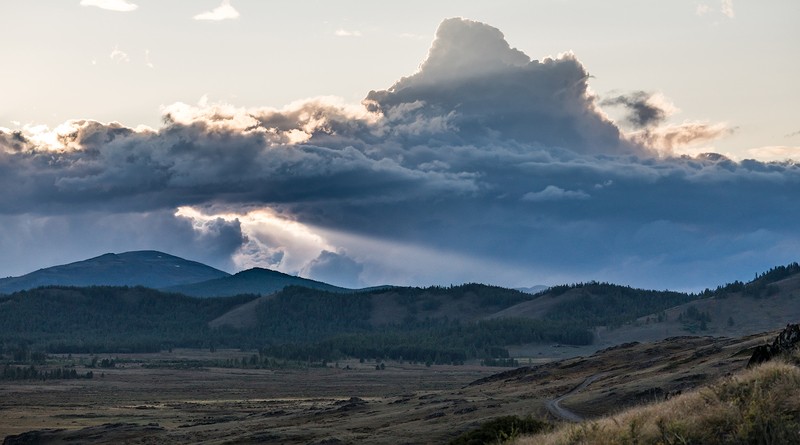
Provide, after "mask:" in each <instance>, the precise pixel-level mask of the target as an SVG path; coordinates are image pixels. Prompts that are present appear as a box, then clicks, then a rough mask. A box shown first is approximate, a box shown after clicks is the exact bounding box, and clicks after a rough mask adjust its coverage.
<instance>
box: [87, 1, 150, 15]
mask: <svg viewBox="0 0 800 445" xmlns="http://www.w3.org/2000/svg"><path fill="white" fill-rule="evenodd" d="M81 6H96V7H98V8H100V9H105V10H108V11H117V12H131V11H135V10H136V9H137V8H138V7H139V6H138V5H136V4H134V3H131V2H129V1H126V0H81Z"/></svg>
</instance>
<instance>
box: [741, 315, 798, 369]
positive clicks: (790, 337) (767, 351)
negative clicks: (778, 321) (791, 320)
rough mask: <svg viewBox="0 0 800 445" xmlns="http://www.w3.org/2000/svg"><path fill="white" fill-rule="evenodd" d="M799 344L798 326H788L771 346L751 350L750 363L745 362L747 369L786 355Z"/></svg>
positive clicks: (761, 346)
mask: <svg viewBox="0 0 800 445" xmlns="http://www.w3.org/2000/svg"><path fill="white" fill-rule="evenodd" d="M798 344H800V325H798V324H788V325H786V327H785V328H784V329H783V330H782V331H781V333H780V334H778V336H777V337H775V340H774V341H773V342H772V344H771V345H760V346H756V348H755V349H754V350H753V355H752V356H751V357H750V361H748V362H747V367H748V368H749V367H751V366H754V365H757V364H759V363H764V362H766V361H769V360H772V358H773V357H775V356H778V355H781V354H786V353H789V352H791V351H793V350H794V349H795V348H797V345H798Z"/></svg>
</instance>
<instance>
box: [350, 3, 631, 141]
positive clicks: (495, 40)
mask: <svg viewBox="0 0 800 445" xmlns="http://www.w3.org/2000/svg"><path fill="white" fill-rule="evenodd" d="M588 79H589V73H588V72H587V71H586V69H585V68H584V67H583V65H582V64H581V63H580V62H579V61H578V59H577V58H576V57H575V55H573V54H571V53H564V54H561V55H559V56H557V57H555V58H549V57H548V58H545V59H543V60H542V61H538V60H531V59H530V58H529V57H528V56H527V55H526V54H524V53H523V52H521V51H520V50H518V49H515V48H511V47H510V45H509V44H508V42H506V40H505V38H504V37H503V34H502V33H501V32H500V30H498V29H497V28H494V27H491V26H488V25H486V24H483V23H479V22H474V21H470V20H465V19H459V18H456V19H448V20H445V21H444V22H442V24H441V25H440V26H439V29H438V31H437V32H436V38H435V40H434V42H433V45H432V46H431V49H430V51H429V53H428V57H427V59H426V60H425V61H424V62H423V63H422V65H421V66H420V69H419V71H418V72H416V73H414V74H413V75H411V76H408V77H404V78H402V79H401V80H399V81H398V82H397V83H395V84H394V85H393V86H391V87H390V88H389V89H387V90H382V91H371V92H370V93H369V94H368V95H367V98H366V100H365V103H366V104H367V106H368V107H369V109H370V110H372V111H375V112H379V113H383V114H384V115H391V114H392V113H393V112H396V111H397V110H407V109H409V107H412V106H414V105H415V104H419V105H424V106H420V107H418V108H416V109H415V110H414V112H410V113H403V114H404V116H405V119H411V118H415V117H420V116H421V117H422V118H424V119H426V120H430V119H437V118H438V119H444V120H446V121H447V124H448V128H450V129H451V130H452V131H451V133H452V135H451V138H452V139H453V140H454V142H458V143H462V144H463V143H479V142H480V143H484V142H488V141H493V140H497V139H498V138H502V139H505V140H514V141H517V142H520V143H525V144H535V145H541V146H547V147H560V148H565V149H568V150H572V151H578V152H583V153H600V152H602V153H615V154H621V153H628V154H632V153H640V152H641V150H640V147H636V146H633V145H631V144H627V143H626V141H625V140H624V139H623V138H621V137H620V132H619V129H618V128H617V127H616V126H615V125H614V124H613V123H611V122H609V121H608V120H607V119H605V118H604V117H603V116H602V115H601V114H599V113H598V112H597V111H596V110H595V98H594V97H593V96H592V95H591V94H590V93H589V88H588V83H587V81H588Z"/></svg>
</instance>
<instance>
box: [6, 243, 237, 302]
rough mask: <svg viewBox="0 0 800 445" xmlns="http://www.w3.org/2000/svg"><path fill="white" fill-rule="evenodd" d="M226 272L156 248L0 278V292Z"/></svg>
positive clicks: (178, 279)
mask: <svg viewBox="0 0 800 445" xmlns="http://www.w3.org/2000/svg"><path fill="white" fill-rule="evenodd" d="M228 275H229V274H228V273H227V272H223V271H221V270H218V269H215V268H213V267H211V266H207V265H205V264H202V263H198V262H196V261H190V260H185V259H183V258H180V257H177V256H174V255H170V254H167V253H164V252H159V251H155V250H140V251H131V252H122V253H105V254H103V255H100V256H97V257H94V258H89V259H87V260H83V261H77V262H74V263H69V264H63V265H59V266H53V267H48V268H44V269H39V270H37V271H35V272H31V273H29V274H26V275H23V276H19V277H10V278H5V279H2V280H0V293H11V292H16V291H19V290H25V289H32V288H35V287H40V286H53V285H62V286H137V285H141V286H146V287H152V288H161V287H167V286H176V285H181V284H188V283H196V282H199V281H206V280H210V279H214V278H222V277H226V276H228Z"/></svg>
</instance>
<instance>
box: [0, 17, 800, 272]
mask: <svg viewBox="0 0 800 445" xmlns="http://www.w3.org/2000/svg"><path fill="white" fill-rule="evenodd" d="M588 77H589V76H588V72H587V70H586V69H585V68H584V67H583V65H582V64H581V63H580V62H579V61H578V59H577V58H576V57H575V56H574V55H572V54H565V55H561V56H558V57H556V58H546V59H544V60H542V61H537V60H530V58H528V56H526V55H525V54H523V53H522V52H520V51H519V50H516V49H513V48H511V47H510V46H509V45H508V43H507V42H506V41H505V40H504V38H503V35H502V33H500V31H499V30H497V29H495V28H492V27H490V26H488V25H484V24H481V23H477V22H472V21H468V20H463V19H450V20H446V21H445V22H443V23H442V25H441V27H440V29H439V31H438V32H437V37H436V40H435V42H434V44H433V46H432V48H431V50H430V53H429V55H428V58H427V59H426V61H425V62H424V63H423V64H422V65H421V66H420V69H419V71H418V72H417V73H415V74H413V75H411V76H409V77H405V78H403V79H401V80H400V81H398V82H397V83H395V84H394V85H393V86H391V87H390V88H388V89H387V90H383V91H372V92H370V93H369V94H368V96H367V98H366V100H365V102H364V106H361V107H359V106H357V107H353V106H347V105H343V104H340V103H336V102H332V101H329V100H325V99H318V100H311V101H305V102H301V103H297V104H293V105H291V106H289V107H287V108H285V109H281V110H275V109H266V108H265V109H242V108H235V107H231V106H227V105H223V104H207V103H202V104H200V105H198V106H188V105H184V104H175V105H172V106H169V107H167V108H166V109H165V110H164V125H163V126H162V127H161V128H159V129H156V130H150V129H134V128H127V127H124V126H122V125H120V124H116V123H111V124H103V123H99V122H94V121H90V120H77V121H70V122H68V123H66V124H64V125H62V126H61V127H60V129H59V130H58V131H57V134H56V135H55V136H53V137H50V138H49V139H47V138H44V136H43V135H41V134H25V133H12V132H9V131H2V130H0V187H2V189H3V190H4V194H2V195H0V214H2V215H3V216H0V218H3V219H5V220H7V222H8V224H7V225H6V226H5V227H6V228H5V229H4V231H3V235H4V238H3V239H2V245H3V246H5V247H6V248H7V247H8V246H12V248H9V249H6V250H8V251H13V252H17V251H19V252H21V251H24V244H25V243H23V242H21V241H18V240H29V241H30V242H31V243H33V244H34V245H41V246H42V248H44V245H45V244H47V242H48V240H49V239H51V238H53V237H54V236H61V235H63V236H66V237H67V238H72V239H74V240H76V241H75V242H74V243H73V242H72V241H69V240H59V241H58V243H61V244H57V245H58V246H61V247H60V248H62V249H71V248H76V249H77V246H79V245H81V244H80V243H81V242H82V241H81V240H90V239H91V237H92V236H93V234H94V233H95V232H97V231H98V230H102V231H103V235H102V236H100V237H97V238H98V240H96V241H95V244H94V245H98V246H99V245H102V246H117V245H118V246H123V247H116V248H113V249H108V250H115V251H121V250H123V249H128V247H127V246H132V247H131V248H135V247H133V246H134V245H136V246H143V245H147V246H148V247H152V246H153V245H155V246H156V247H160V248H163V249H164V250H169V249H172V252H173V253H176V254H179V255H180V254H184V255H187V256H189V257H191V258H195V259H200V260H201V261H202V260H206V261H209V258H217V261H216V262H215V263H214V262H213V261H212V263H213V264H222V263H225V262H226V261H230V258H231V255H232V254H233V253H234V252H236V251H237V249H238V248H239V247H240V246H242V245H243V244H245V243H247V238H246V236H245V235H244V234H243V233H242V228H241V225H240V223H239V222H238V221H234V222H231V221H230V220H229V219H225V220H223V219H213V218H212V219H211V220H209V221H206V222H202V223H198V222H197V221H194V220H189V219H187V218H184V217H181V216H176V215H175V213H174V212H175V209H176V208H177V207H179V206H200V207H204V208H216V209H218V211H220V212H223V213H224V211H229V212H231V213H236V211H237V210H241V209H244V210H241V211H243V212H246V209H249V208H259V207H269V208H271V209H275V210H276V211H279V212H281V214H282V215H288V216H290V217H291V218H292V219H293V220H296V221H299V222H301V223H304V224H307V225H310V226H312V227H317V228H321V229H325V230H331V231H335V232H337V233H345V234H350V235H353V236H357V237H363V238H364V239H377V240H385V241H387V242H392V241H396V242H398V243H404V244H414V245H419V246H425V247H426V248H429V249H440V250H442V251H446V252H454V253H457V254H462V255H464V256H467V257H470V258H481V259H486V260H487V261H492V262H495V263H503V264H509V265H513V266H514V267H516V268H520V269H525V270H531V271H535V270H542V271H546V272H555V271H558V272H559V274H560V276H563V275H565V274H566V275H569V276H573V277H576V278H575V279H576V280H577V279H602V280H620V281H624V282H632V283H638V284H640V285H654V286H659V287H663V286H666V285H668V284H669V283H672V281H671V280H673V279H675V277H680V280H679V282H680V283H683V285H686V286H697V285H698V284H703V285H712V284H716V283H717V282H719V281H724V280H726V279H733V278H741V277H739V276H729V275H725V274H730V273H733V271H740V270H745V271H747V276H748V277H749V276H750V273H751V272H754V271H756V270H761V269H764V268H766V267H770V266H773V265H775V264H778V263H781V262H785V261H787V260H793V259H796V258H795V257H794V254H795V253H794V252H795V251H796V249H794V247H795V246H800V235H798V234H800V230H798V229H800V227H798V226H799V223H798V221H800V206H797V205H796V197H797V196H800V167H798V166H797V165H796V164H793V163H762V162H757V161H743V162H735V161H732V160H730V159H727V158H725V157H723V156H720V155H714V154H709V155H703V156H698V157H658V156H657V154H656V151H655V150H653V149H658V150H660V151H661V152H662V153H663V152H664V151H668V150H670V149H673V148H676V147H681V146H685V145H687V144H689V143H692V142H698V141H709V140H712V139H715V138H717V137H720V136H721V135H724V134H726V133H727V132H729V131H730V129H729V128H728V127H727V126H725V125H721V124H708V123H685V124H681V125H660V126H656V125H654V124H656V123H661V122H662V120H663V118H664V114H663V113H666V108H661V109H660V110H661V111H659V109H658V107H656V106H655V105H652V104H653V103H657V102H654V101H652V100H650V98H649V97H648V98H645V97H644V96H641V97H632V96H625V97H626V99H625V101H624V102H619V103H621V104H623V105H625V106H627V107H632V108H633V111H634V116H635V117H634V122H635V123H637V125H639V126H643V127H646V128H643V129H642V130H640V131H638V132H636V133H633V134H632V135H628V136H624V135H623V134H622V133H621V132H620V130H619V128H618V127H617V126H616V125H615V124H614V123H612V122H610V121H609V120H608V119H607V118H606V117H605V116H604V114H603V113H602V112H600V110H599V108H598V104H597V99H596V98H595V97H594V96H592V95H591V94H590V93H589V90H588V84H587V79H588ZM617 100H620V101H621V99H619V98H617ZM648 100H650V103H651V107H653V108H652V109H650V108H647V106H645V105H636V104H644V103H647V102H648ZM631 104H634V105H631ZM636 107H639V108H636ZM42 141H49V142H42ZM219 209H221V210H219ZM25 221H32V222H33V223H32V224H33V225H32V226H31V228H30V229H29V228H26V227H27V226H26V224H25ZM59 221H62V222H63V224H67V225H68V226H69V227H67V228H62V229H63V230H62V229H59V228H58V224H62V223H61V222H59ZM37 224H38V225H37ZM53 225H55V226H54V227H55V229H53V230H50V229H46V227H50V226H53ZM37 227H39V228H37ZM26 230H28V231H31V232H30V236H27V235H26V236H23V237H19V236H16V235H15V234H16V233H18V232H19V233H23V232H25V231H26ZM56 234H60V235H56ZM131 234H132V235H131ZM39 236H40V237H41V239H38V238H37V237H39ZM37 243H38V244H37ZM115 243H118V244H115ZM86 244H89V245H92V242H91V241H86ZM272 244H275V245H274V246H273V245H272ZM272 244H270V245H269V246H267V247H268V248H266V250H263V251H260V250H258V249H260V248H261V246H260V245H258V244H257V243H254V242H251V243H249V244H248V249H251V248H252V249H255V250H257V251H254V252H250V253H249V254H250V256H251V257H252V258H259V257H269V258H272V257H274V256H275V255H277V253H276V252H279V253H280V255H279V256H280V258H284V256H286V257H289V256H291V255H290V254H291V252H290V249H289V248H286V247H285V246H279V245H277V244H279V243H277V242H276V243H272ZM13 246H16V247H13ZM188 246H191V247H188ZM337 247H342V246H333V248H330V249H327V250H326V251H325V252H323V253H322V254H321V255H319V256H318V257H317V258H316V259H313V258H314V257H313V256H311V257H310V258H312V260H311V261H310V262H308V263H307V264H306V267H305V268H304V270H305V271H306V273H307V274H310V275H311V276H312V277H316V278H322V277H327V276H329V275H326V274H330V273H336V274H339V275H338V276H342V277H349V278H342V279H343V280H345V281H347V282H348V283H355V282H356V281H357V280H359V279H361V280H363V279H364V278H363V277H364V273H365V271H366V270H367V266H368V265H367V264H364V263H362V262H361V259H360V258H359V259H358V261H356V260H355V259H353V258H350V257H348V256H347V255H346V254H345V253H343V252H346V251H347V248H346V247H347V246H343V247H344V248H345V249H344V250H342V251H336V252H334V250H336V248H337ZM793 249H794V250H793ZM316 252H319V250H317V251H316ZM316 252H315V253H313V255H317V253H316ZM259 255H261V256H259ZM279 260H280V259H279ZM447 267H449V266H448V265H442V268H443V273H445V271H446V268H447ZM453 267H455V266H453ZM698 270H705V271H707V272H706V274H705V275H703V276H700V275H699V274H698V272H697V271H698ZM545 275H547V274H546V273H545ZM332 281H335V280H332ZM340 282H341V281H340ZM364 284H378V283H369V282H365V283H364ZM528 284H536V283H528ZM545 284H556V283H545ZM669 285H674V284H669ZM679 285H680V284H679Z"/></svg>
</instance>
